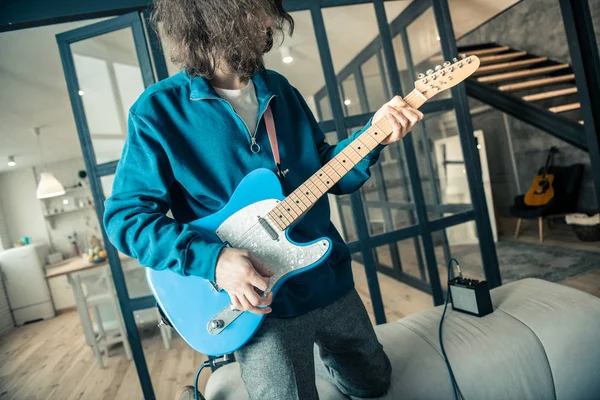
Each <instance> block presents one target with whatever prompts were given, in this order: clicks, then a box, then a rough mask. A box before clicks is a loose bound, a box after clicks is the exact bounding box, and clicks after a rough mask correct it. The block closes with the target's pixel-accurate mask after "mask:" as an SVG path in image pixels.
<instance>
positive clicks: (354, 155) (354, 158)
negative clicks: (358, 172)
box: [342, 145, 363, 165]
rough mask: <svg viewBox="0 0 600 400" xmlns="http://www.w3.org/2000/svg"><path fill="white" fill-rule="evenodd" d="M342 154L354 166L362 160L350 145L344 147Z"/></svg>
mask: <svg viewBox="0 0 600 400" xmlns="http://www.w3.org/2000/svg"><path fill="white" fill-rule="evenodd" d="M342 153H345V154H346V156H348V158H349V159H350V161H352V162H353V163H354V165H356V164H358V163H359V162H360V161H361V160H362V159H363V158H362V157H361V156H360V154H358V153H357V152H356V151H355V150H354V149H353V148H352V146H350V145H348V146H346V148H345V149H344V150H343V151H342Z"/></svg>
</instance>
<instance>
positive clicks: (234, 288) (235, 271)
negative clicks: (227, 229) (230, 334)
mask: <svg viewBox="0 0 600 400" xmlns="http://www.w3.org/2000/svg"><path fill="white" fill-rule="evenodd" d="M271 276H273V271H271V270H270V269H269V268H267V267H266V266H265V265H264V264H263V263H262V262H260V260H258V259H257V258H256V257H254V256H253V255H252V254H251V253H250V252H249V251H247V250H240V249H232V248H229V247H226V248H224V249H223V250H222V251H221V254H220V255H219V259H218V260H217V267H216V271H215V279H216V284H217V285H219V287H221V288H222V289H224V290H225V291H227V293H228V294H229V297H230V299H231V304H232V305H233V307H234V308H235V309H237V310H242V311H250V312H252V313H255V314H268V313H270V312H271V308H270V307H266V306H268V305H269V304H271V301H272V299H273V293H271V292H269V293H267V294H266V295H265V296H264V297H262V296H261V295H260V294H258V293H257V292H256V291H255V289H254V288H258V289H260V290H261V291H263V292H264V291H266V290H267V288H268V286H269V277H271Z"/></svg>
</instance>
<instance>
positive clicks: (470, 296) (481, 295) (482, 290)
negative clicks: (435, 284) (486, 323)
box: [448, 276, 494, 317]
mask: <svg viewBox="0 0 600 400" xmlns="http://www.w3.org/2000/svg"><path fill="white" fill-rule="evenodd" d="M448 288H449V289H450V297H451V299H452V309H454V310H456V311H461V312H464V313H467V314H471V315H476V316H478V317H483V316H485V315H488V314H491V313H492V312H493V311H494V308H493V307H492V298H491V296H490V289H489V288H488V285H487V282H486V281H481V282H480V281H478V280H476V279H467V278H463V277H462V276H458V277H456V278H454V279H452V280H450V282H448Z"/></svg>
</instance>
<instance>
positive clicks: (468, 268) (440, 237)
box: [432, 221, 485, 288]
mask: <svg viewBox="0 0 600 400" xmlns="http://www.w3.org/2000/svg"><path fill="white" fill-rule="evenodd" d="M474 232H476V230H475V222H474V221H471V222H467V223H464V224H460V225H456V226H452V227H450V228H446V229H443V230H441V231H436V232H433V233H432V238H433V243H434V246H435V256H436V260H437V264H438V271H439V273H440V282H441V284H442V287H443V288H446V287H448V258H447V255H449V256H450V257H454V258H456V260H457V261H458V262H459V264H460V268H461V270H462V273H463V276H464V277H465V278H470V279H478V280H485V273H484V270H483V262H482V259H481V251H480V249H479V239H477V236H476V235H473V233H474ZM453 268H455V267H454V266H453ZM453 274H454V275H453V276H456V274H457V272H456V269H454V270H453Z"/></svg>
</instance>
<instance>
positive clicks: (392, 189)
mask: <svg viewBox="0 0 600 400" xmlns="http://www.w3.org/2000/svg"><path fill="white" fill-rule="evenodd" d="M403 147H404V146H403V143H402V142H398V143H395V144H391V145H389V146H387V147H386V148H385V149H384V150H383V151H382V153H381V159H380V161H379V162H380V164H381V173H382V175H383V181H384V190H385V194H386V196H387V205H388V206H389V208H390V212H391V214H392V222H393V230H396V229H400V228H403V227H407V226H411V225H414V224H415V223H416V221H417V217H416V214H415V213H414V204H413V202H412V197H411V193H412V192H411V187H410V179H409V174H408V167H407V165H406V158H405V157H404V151H403ZM373 168H374V169H375V168H378V167H377V166H375V167H373ZM375 174H377V172H376V171H375Z"/></svg>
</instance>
